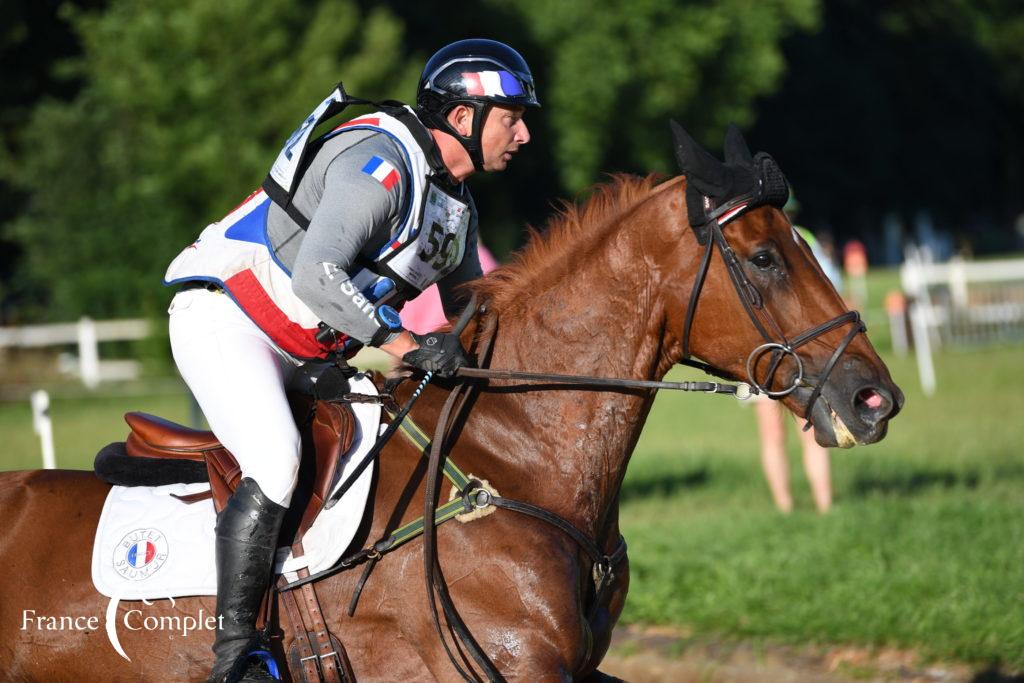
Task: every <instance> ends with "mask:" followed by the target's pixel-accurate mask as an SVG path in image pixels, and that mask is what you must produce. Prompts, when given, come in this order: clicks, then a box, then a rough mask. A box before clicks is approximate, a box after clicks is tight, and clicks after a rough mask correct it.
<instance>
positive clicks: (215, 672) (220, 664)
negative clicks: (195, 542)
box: [207, 478, 287, 683]
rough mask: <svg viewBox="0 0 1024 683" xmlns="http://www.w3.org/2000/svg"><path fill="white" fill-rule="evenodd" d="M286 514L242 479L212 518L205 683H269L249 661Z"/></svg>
mask: <svg viewBox="0 0 1024 683" xmlns="http://www.w3.org/2000/svg"><path fill="white" fill-rule="evenodd" d="M285 512H287V508H284V507H282V506H280V505H278V504H277V503H275V502H274V501H272V500H270V499H269V498H267V497H266V496H265V495H263V491H262V490H260V487H259V484H257V483H256V482H255V481H253V480H252V479H249V478H245V479H242V481H241V482H240V483H239V484H238V489H237V490H236V491H235V492H234V493H233V494H232V495H231V498H229V499H228V502H227V505H226V506H225V507H224V509H223V510H222V511H221V513H220V514H219V515H217V615H218V616H219V617H220V629H219V630H218V631H217V640H216V642H214V644H213V653H214V655H216V661H215V662H214V664H213V669H212V670H211V672H210V677H209V678H208V679H207V681H208V683H222V682H225V681H226V682H228V683H235V681H249V680H272V677H271V676H270V674H269V673H267V670H266V668H264V667H263V665H262V664H258V663H257V662H256V661H253V659H252V658H250V657H249V652H250V651H252V650H253V649H254V648H259V647H260V639H259V636H258V634H257V632H256V616H257V613H258V612H259V609H260V603H261V601H262V599H263V595H264V591H266V589H267V586H268V585H269V584H270V579H271V574H272V573H273V567H274V551H275V550H276V549H277V536H278V533H279V532H280V531H281V522H282V520H283V519H284V514H285Z"/></svg>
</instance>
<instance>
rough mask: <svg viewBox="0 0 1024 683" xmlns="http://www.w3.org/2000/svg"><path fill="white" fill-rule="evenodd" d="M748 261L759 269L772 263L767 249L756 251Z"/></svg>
mask: <svg viewBox="0 0 1024 683" xmlns="http://www.w3.org/2000/svg"><path fill="white" fill-rule="evenodd" d="M750 262H751V263H753V264H754V265H755V266H757V267H758V268H761V269H765V268H769V267H771V265H772V255H771V254H769V253H768V252H767V251H762V252H758V253H757V254H754V258H752V259H750Z"/></svg>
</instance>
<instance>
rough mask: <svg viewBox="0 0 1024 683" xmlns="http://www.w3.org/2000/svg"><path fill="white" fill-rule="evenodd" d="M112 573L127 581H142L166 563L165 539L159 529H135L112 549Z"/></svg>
mask: <svg viewBox="0 0 1024 683" xmlns="http://www.w3.org/2000/svg"><path fill="white" fill-rule="evenodd" d="M113 562H114V571H116V572H117V573H118V574H119V575H120V576H121V578H123V579H127V580H129V581H144V580H146V579H148V578H149V577H151V576H152V575H153V574H155V573H156V571H157V570H158V569H160V567H162V566H164V563H165V562H167V537H166V536H164V534H163V532H161V531H160V530H159V529H136V530H135V531H132V532H130V533H128V534H125V536H124V538H122V539H121V541H120V542H119V543H118V544H117V546H116V547H115V548H114V560H113Z"/></svg>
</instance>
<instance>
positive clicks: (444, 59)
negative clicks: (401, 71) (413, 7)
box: [416, 38, 540, 170]
mask: <svg viewBox="0 0 1024 683" xmlns="http://www.w3.org/2000/svg"><path fill="white" fill-rule="evenodd" d="M416 104H417V106H418V113H419V115H420V119H421V120H422V121H423V123H424V124H425V125H426V126H427V127H429V128H436V129H438V130H443V131H445V132H446V133H450V134H451V135H454V136H455V138H456V139H458V140H459V141H460V142H461V143H462V145H463V147H465V148H466V151H468V152H469V155H470V157H471V158H472V159H473V164H474V165H475V166H476V167H477V169H478V170H481V167H482V165H483V158H482V155H481V154H482V153H481V149H480V133H481V130H482V128H483V121H484V119H485V118H486V115H487V111H488V109H489V108H490V106H491V105H493V104H502V105H506V106H521V107H539V106H540V101H539V100H538V99H537V93H536V90H535V87H534V83H533V75H532V74H531V73H530V67H529V66H528V65H527V64H526V60H524V59H523V57H522V55H520V54H519V53H518V52H516V51H515V50H514V49H512V48H511V47H509V46H508V45H505V44H504V43H500V42H498V41H496V40H486V39H482V38H470V39H467V40H460V41H457V42H454V43H451V44H450V45H446V46H445V47H443V48H441V49H440V50H438V51H437V52H435V53H434V56H432V57H431V58H430V59H429V60H428V61H427V64H426V66H425V67H424V68H423V74H422V75H421V76H420V83H419V89H418V91H417V94H416ZM459 104H465V105H468V106H470V107H472V108H473V109H474V111H475V114H474V118H473V131H472V133H471V134H470V135H469V137H465V136H463V135H460V134H459V133H458V132H457V131H455V129H454V128H452V126H451V124H449V123H448V120H447V118H446V116H447V114H448V112H449V111H451V109H452V108H453V107H455V106H456V105H459Z"/></svg>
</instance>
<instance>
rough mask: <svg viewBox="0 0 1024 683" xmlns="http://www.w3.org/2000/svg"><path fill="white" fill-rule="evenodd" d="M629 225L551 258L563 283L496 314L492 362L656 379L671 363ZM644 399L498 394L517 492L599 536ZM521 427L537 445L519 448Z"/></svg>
mask: <svg viewBox="0 0 1024 683" xmlns="http://www.w3.org/2000/svg"><path fill="white" fill-rule="evenodd" d="M627 220H628V219H627ZM631 227H633V229H634V230H635V229H636V228H635V226H630V225H621V226H619V227H618V229H617V230H614V231H613V232H611V233H610V234H608V235H606V236H605V237H606V239H602V240H601V243H600V244H596V245H590V246H591V249H589V250H583V251H582V255H581V256H580V258H579V260H572V261H571V262H570V261H561V262H558V263H555V264H553V265H554V267H555V268H556V269H559V270H560V271H561V272H562V273H564V274H566V276H565V277H563V278H555V279H561V280H562V282H561V283H559V284H554V285H548V286H544V285H542V286H541V287H539V288H538V289H536V290H534V291H531V292H524V293H523V295H522V296H521V298H520V299H519V300H518V304H517V307H518V310H517V311H516V312H515V314H514V315H509V316H508V318H510V320H506V319H505V318H503V317H502V315H501V314H500V312H499V317H498V319H499V322H498V333H497V338H496V340H495V346H494V353H493V356H492V359H491V362H490V366H491V367H493V368H502V369H515V370H525V371H530V372H545V373H564V374H573V375H587V376H603V377H628V378H635V379H652V378H660V377H661V376H663V375H664V373H665V371H666V370H667V367H668V366H669V364H668V363H666V362H665V360H664V356H665V354H664V353H663V349H662V348H661V344H662V335H661V323H660V322H659V321H660V320H663V319H664V313H663V311H661V310H659V307H660V306H662V305H663V304H662V302H661V300H660V298H659V297H658V296H657V295H656V293H657V291H658V285H659V283H658V282H657V278H658V277H659V275H658V274H657V273H656V272H653V271H652V269H650V268H649V267H648V263H649V259H648V258H646V255H645V254H644V253H642V249H643V240H641V239H640V238H639V236H638V235H635V234H631V232H630V228H631ZM568 273H571V275H568ZM652 399H653V395H652V394H651V393H649V392H639V391H630V392H623V391H603V390H585V391H581V390H576V389H558V388H556V389H551V388H550V387H548V388H544V389H540V390H534V391H526V392H520V393H511V394H506V395H504V396H503V397H502V400H501V401H500V402H499V405H497V406H496V407H497V408H498V410H508V411H510V414H515V415H516V419H514V420H508V421H507V423H508V424H510V425H511V424H514V425H515V426H516V427H519V428H520V429H519V430H517V432H518V433H514V434H509V435H508V439H509V441H510V442H512V443H513V444H514V445H511V446H510V450H509V452H507V453H506V455H505V457H506V458H508V459H509V460H514V461H515V462H514V463H513V464H512V466H513V467H515V468H517V470H518V472H517V474H518V475H519V476H520V477H523V478H524V481H523V482H522V486H523V495H524V496H528V499H530V500H532V501H533V502H536V503H538V504H541V505H544V506H547V507H549V508H550V509H553V510H557V511H559V512H561V513H562V514H563V515H565V516H567V517H568V518H569V519H572V520H573V521H575V522H576V523H577V524H579V525H580V526H581V528H585V529H588V531H589V532H591V533H598V532H601V531H602V528H603V527H604V526H605V524H606V522H607V517H608V514H609V512H610V510H611V507H612V505H613V503H614V501H615V500H616V499H617V495H618V490H619V486H620V485H621V482H622V477H623V476H624V474H625V469H626V465H627V463H628V460H629V456H630V454H631V453H632V449H633V446H634V445H635V443H636V439H637V438H638V437H639V434H640V429H641V427H642V425H643V421H644V420H645V419H646V417H647V412H648V409H649V408H650V403H651V401H652ZM519 416H522V419H520V418H519ZM524 433H525V435H526V437H527V438H528V439H529V442H530V443H532V444H534V445H535V448H527V449H523V448H522V444H523V442H524V439H523V437H524ZM516 445H518V447H516ZM503 493H504V492H503Z"/></svg>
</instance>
